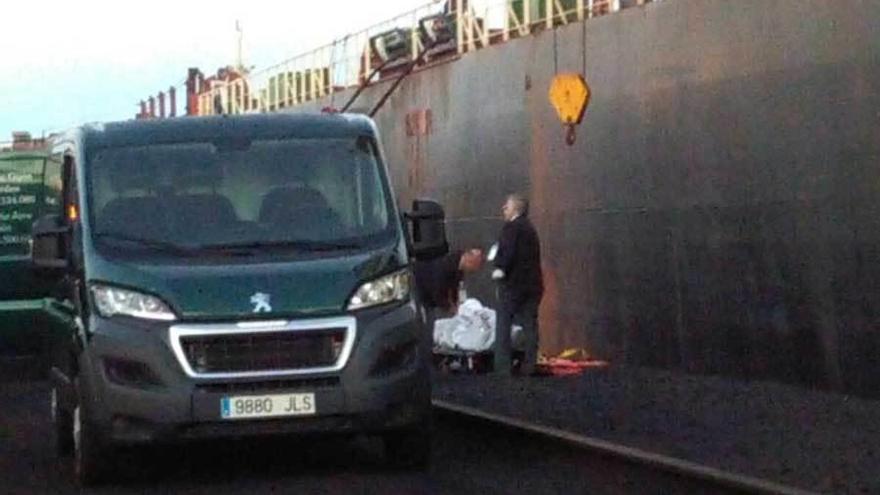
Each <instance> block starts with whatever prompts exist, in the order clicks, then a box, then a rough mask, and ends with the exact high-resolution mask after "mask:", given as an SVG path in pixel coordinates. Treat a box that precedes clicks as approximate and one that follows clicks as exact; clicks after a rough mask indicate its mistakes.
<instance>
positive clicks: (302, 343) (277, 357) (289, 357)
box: [180, 328, 346, 374]
mask: <svg viewBox="0 0 880 495" xmlns="http://www.w3.org/2000/svg"><path fill="white" fill-rule="evenodd" d="M345 334H346V329H345V328H327V329H320V330H309V331H278V332H259V333H237V334H223V335H216V334H215V335H210V334H208V335H185V336H181V337H180V345H181V348H182V350H183V354H184V356H185V357H186V360H187V361H188V363H189V365H190V367H191V368H192V369H193V371H195V372H196V373H199V374H208V373H240V372H261V371H268V372H271V371H282V370H298V369H307V368H324V367H331V366H333V365H335V364H336V362H337V360H338V359H339V355H340V353H341V352H342V347H343V343H344V342H345Z"/></svg>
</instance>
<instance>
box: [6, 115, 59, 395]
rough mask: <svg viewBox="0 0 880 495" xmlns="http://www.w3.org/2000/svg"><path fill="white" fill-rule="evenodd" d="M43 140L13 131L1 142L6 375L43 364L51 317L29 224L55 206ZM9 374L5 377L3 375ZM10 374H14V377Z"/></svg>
mask: <svg viewBox="0 0 880 495" xmlns="http://www.w3.org/2000/svg"><path fill="white" fill-rule="evenodd" d="M47 158H48V157H47V154H46V153H45V147H44V141H43V140H41V139H31V137H30V135H29V134H28V133H24V132H17V133H14V134H13V141H11V142H9V143H8V144H5V145H4V144H2V143H0V281H2V282H0V358H2V359H3V362H4V363H5V366H3V374H4V375H12V374H20V373H25V374H32V373H33V371H34V370H38V369H39V368H41V367H42V362H43V357H44V356H45V354H44V352H43V351H44V345H45V342H46V340H47V339H46V336H47V333H48V331H49V330H48V329H49V326H48V325H49V323H50V322H51V319H49V318H47V317H46V315H47V313H46V309H48V308H47V300H46V299H45V298H44V297H43V295H44V294H45V293H46V292H47V290H48V289H49V286H48V285H47V283H46V281H45V280H42V279H39V278H37V277H35V274H34V272H33V271H32V270H31V266H30V265H31V262H30V251H29V249H30V248H29V244H30V239H31V236H30V234H31V224H32V223H33V222H34V220H35V219H36V218H38V217H39V216H40V215H41V213H42V212H44V211H47V210H48V209H52V208H56V207H57V205H58V201H59V194H60V183H58V182H52V181H44V179H43V178H44V175H45V173H46V171H47V170H49V171H50V175H52V174H51V170H52V169H53V168H54V167H57V164H54V163H52V162H49V161H47ZM7 378H9V376H7ZM13 378H14V377H13Z"/></svg>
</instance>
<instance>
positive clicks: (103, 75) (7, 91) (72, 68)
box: [0, 0, 432, 141]
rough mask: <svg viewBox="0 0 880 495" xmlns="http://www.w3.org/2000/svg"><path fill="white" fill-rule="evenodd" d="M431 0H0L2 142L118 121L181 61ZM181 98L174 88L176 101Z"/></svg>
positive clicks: (274, 52)
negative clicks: (19, 134) (16, 135)
mask: <svg viewBox="0 0 880 495" xmlns="http://www.w3.org/2000/svg"><path fill="white" fill-rule="evenodd" d="M429 3H432V0H371V1H367V0H322V1H314V0H288V1H286V2H281V1H277V0H275V1H266V0H240V1H238V2H232V1H228V0H212V1H211V2H195V1H181V0H176V1H170V0H151V1H148V2H147V1H134V0H131V1H119V0H115V1H100V0H79V1H76V2H72V1H70V0H62V1H58V0H46V1H43V2H39V3H38V4H35V3H32V2H20V1H19V2H6V3H4V4H3V7H2V9H0V19H2V21H3V22H2V23H0V24H2V28H0V141H8V140H10V139H11V133H12V131H14V130H23V131H29V132H31V133H32V134H33V135H35V136H40V135H42V134H43V133H48V132H51V131H56V130H61V129H65V128H68V127H73V126H76V125H79V124H81V123H85V122H97V121H112V120H125V119H129V118H132V117H133V116H134V115H135V113H137V111H138V108H137V104H138V102H139V101H140V100H141V99H144V98H146V97H149V96H150V95H154V94H156V93H158V92H159V91H162V90H165V89H167V88H168V87H169V86H172V85H179V84H182V83H183V81H184V79H185V78H186V71H187V68H189V67H198V68H200V69H201V70H202V71H203V72H204V73H206V74H212V73H214V71H216V69H217V68H218V67H221V66H226V65H232V64H234V63H235V58H236V51H237V50H236V47H237V35H236V31H235V24H236V21H240V23H241V26H242V28H243V31H244V40H243V47H244V50H243V51H244V61H245V65H248V66H255V68H256V69H257V70H259V69H260V68H262V67H267V66H269V65H272V64H274V63H278V62H281V61H283V60H285V59H288V58H290V57H292V56H295V55H297V54H300V53H303V52H306V51H308V50H310V49H313V48H317V47H319V46H322V45H324V44H327V43H330V42H332V41H333V40H335V39H339V38H342V37H343V36H345V35H346V34H348V33H351V32H355V31H359V30H361V29H364V28H367V27H369V26H371V25H373V24H377V23H379V22H383V21H386V20H388V19H390V18H392V17H395V16H397V15H398V14H401V13H404V12H407V11H409V10H411V9H415V8H417V7H420V6H423V5H425V4H429ZM181 102H182V98H181V97H178V108H180V107H181V106H182V105H181Z"/></svg>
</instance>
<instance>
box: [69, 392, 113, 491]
mask: <svg viewBox="0 0 880 495" xmlns="http://www.w3.org/2000/svg"><path fill="white" fill-rule="evenodd" d="M76 391H77V404H76V408H75V409H74V410H73V440H74V442H73V443H74V452H73V474H74V478H75V479H76V482H77V484H78V485H79V486H81V487H87V486H96V485H99V484H101V483H102V482H104V481H106V480H107V475H108V473H109V472H110V470H111V469H110V466H109V463H110V462H111V456H110V455H108V453H109V452H108V451H109V449H108V447H107V446H106V445H105V444H104V442H103V441H102V440H101V437H100V436H99V435H98V433H97V431H95V427H94V425H93V423H92V421H91V418H89V415H88V410H87V409H85V408H84V407H83V400H82V391H81V390H80V388H79V387H78V386H77V390H76Z"/></svg>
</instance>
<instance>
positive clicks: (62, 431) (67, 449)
mask: <svg viewBox="0 0 880 495" xmlns="http://www.w3.org/2000/svg"><path fill="white" fill-rule="evenodd" d="M58 397H59V396H58V388H57V387H54V386H53V387H52V392H51V396H50V401H51V402H50V407H51V412H52V425H53V428H52V429H53V431H54V432H55V451H56V453H57V454H58V456H60V457H67V456H69V455H70V454H72V453H73V415H71V414H70V411H68V410H66V409H64V407H63V406H62V405H61V403H60V402H59V398H58Z"/></svg>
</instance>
